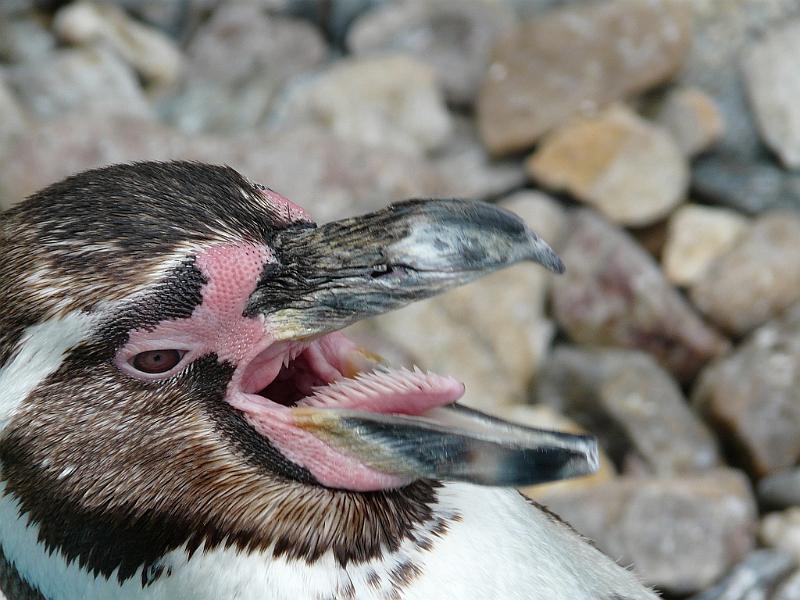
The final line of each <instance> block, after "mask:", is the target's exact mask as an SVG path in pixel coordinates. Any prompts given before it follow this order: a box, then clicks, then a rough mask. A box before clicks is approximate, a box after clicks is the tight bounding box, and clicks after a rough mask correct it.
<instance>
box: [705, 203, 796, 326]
mask: <svg viewBox="0 0 800 600" xmlns="http://www.w3.org/2000/svg"><path fill="white" fill-rule="evenodd" d="M690 296H691V298H692V301H693V302H694V304H695V305H696V306H697V307H698V308H699V309H700V310H701V311H702V312H703V313H704V314H705V315H706V316H707V317H708V318H709V319H710V320H712V321H713V322H715V323H717V324H718V325H719V326H720V327H722V328H723V329H725V330H727V331H729V332H731V333H734V334H736V335H741V334H744V333H747V332H748V331H750V330H751V329H753V327H756V326H758V325H760V324H761V323H764V322H765V321H767V320H768V319H770V318H772V317H774V316H776V315H777V314H779V313H780V312H781V311H782V310H784V309H786V308H787V307H789V306H790V305H791V304H793V303H794V302H796V301H798V300H800V216H799V215H797V214H795V213H791V212H771V213H766V214H764V215H762V216H760V217H759V218H757V219H756V220H755V221H754V222H753V225H752V226H751V227H749V228H748V229H747V230H746V231H745V232H744V233H743V235H742V236H741V237H740V238H739V239H738V240H737V241H736V242H735V245H734V246H733V248H732V249H731V250H730V251H729V252H727V253H725V254H724V255H723V256H721V257H720V258H719V259H718V260H716V261H715V262H714V263H713V264H712V265H711V266H710V267H709V268H708V270H707V271H706V273H705V275H704V277H702V278H700V279H699V280H698V281H697V283H695V284H694V285H693V286H692V288H691V290H690Z"/></svg>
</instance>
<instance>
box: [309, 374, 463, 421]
mask: <svg viewBox="0 0 800 600" xmlns="http://www.w3.org/2000/svg"><path fill="white" fill-rule="evenodd" d="M463 394H464V384H463V383H460V382H459V381H457V380H455V379H454V378H452V377H446V376H443V375H437V374H435V373H431V372H427V373H424V372H423V371H422V370H420V369H419V368H418V367H414V370H413V371H412V370H410V369H407V368H405V367H403V368H400V369H393V368H389V367H386V366H380V367H378V368H377V369H375V370H373V371H370V372H368V373H359V374H357V375H356V376H355V377H354V378H352V379H339V380H337V381H335V382H333V383H331V384H329V385H326V386H321V387H317V388H315V390H314V393H313V394H312V395H311V396H308V397H307V398H304V399H303V400H300V402H298V404H297V406H300V407H302V406H305V407H316V408H338V409H348V410H355V411H367V412H372V413H379V414H388V413H392V414H401V415H421V414H423V413H425V412H427V411H429V410H432V409H434V408H437V407H440V406H445V405H448V404H452V403H453V402H455V401H456V400H458V399H459V398H460V397H461V396H462V395H463Z"/></svg>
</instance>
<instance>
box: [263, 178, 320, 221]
mask: <svg viewBox="0 0 800 600" xmlns="http://www.w3.org/2000/svg"><path fill="white" fill-rule="evenodd" d="M259 191H260V192H261V195H262V196H264V198H266V199H267V201H268V202H269V203H270V204H271V205H272V206H273V207H274V210H275V213H274V214H275V215H276V216H277V217H278V218H279V219H280V220H281V221H283V223H285V224H287V225H288V224H289V223H293V222H295V221H308V222H313V219H312V218H311V215H310V214H308V213H307V212H306V211H305V209H303V208H302V207H301V206H298V205H297V204H295V203H294V202H292V201H291V200H289V199H288V198H286V197H285V196H282V195H281V194H279V193H278V192H276V191H275V190H272V189H270V188H268V187H265V186H259Z"/></svg>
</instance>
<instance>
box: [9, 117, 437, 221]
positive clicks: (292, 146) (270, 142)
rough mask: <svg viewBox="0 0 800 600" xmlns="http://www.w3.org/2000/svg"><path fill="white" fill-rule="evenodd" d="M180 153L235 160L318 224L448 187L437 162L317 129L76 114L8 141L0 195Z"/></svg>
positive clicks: (13, 196) (18, 194) (16, 195)
mask: <svg viewBox="0 0 800 600" xmlns="http://www.w3.org/2000/svg"><path fill="white" fill-rule="evenodd" d="M176 158H182V159H191V160H200V161H204V162H211V163H217V164H229V165H231V166H233V167H235V168H237V169H239V170H240V171H242V172H243V173H244V174H246V175H247V176H248V177H250V178H252V179H253V180H255V181H261V182H263V183H265V184H268V185H270V186H271V187H273V188H274V189H276V190H279V191H280V192H281V193H283V194H285V195H286V196H288V197H290V198H292V199H293V200H295V201H296V202H297V203H299V204H301V205H303V206H304V207H306V208H307V209H308V210H309V211H310V212H311V214H312V215H314V216H315V217H316V218H317V220H319V221H327V220H330V219H333V218H339V217H341V216H344V215H352V214H358V213H360V212H365V211H368V210H372V209H375V208H378V207H380V206H384V205H386V204H387V203H388V202H391V201H393V200H400V199H403V198H409V197H415V196H428V197H431V196H438V195H441V193H442V190H443V189H444V187H445V186H444V184H443V182H442V180H441V179H440V178H439V176H438V174H437V173H436V171H435V170H434V169H433V168H432V167H430V166H429V165H427V164H426V163H424V162H422V161H418V160H415V159H414V158H412V157H409V156H408V155H406V154H404V153H401V152H393V151H391V150H386V149H382V150H377V149H375V148H369V147H365V146H359V145H356V144H352V143H347V142H345V141H342V140H340V139H338V138H336V137H335V136H333V135H331V134H329V133H326V132H321V131H318V130H314V129H308V128H305V129H298V130H295V131H290V132H284V133H281V134H275V135H271V136H264V135H244V136H238V137H217V136H210V135H209V136H193V137H187V136H184V135H182V134H180V133H179V132H177V131H175V130H173V129H170V128H167V127H164V126H162V125H159V124H157V123H153V122H151V121H149V120H143V119H138V118H132V117H99V116H95V117H93V116H91V115H90V116H88V117H85V116H81V115H75V116H72V117H70V118H64V119H59V120H58V121H55V122H53V123H50V124H40V125H35V126H33V127H32V128H31V129H30V131H29V133H28V135H26V136H24V137H20V138H19V139H17V140H16V142H15V143H13V144H11V145H10V146H8V148H7V149H6V151H5V152H4V153H2V155H0V198H4V199H6V201H7V202H16V201H19V200H21V199H22V198H23V197H25V196H27V195H28V194H30V193H32V192H35V191H36V190H38V189H40V188H42V187H43V186H45V185H47V184H50V183H53V182H55V181H58V180H60V179H62V178H63V177H65V176H67V175H69V174H71V173H75V172H78V171H83V170H85V169H89V168H93V167H98V166H101V165H106V164H111V163H117V162H129V161H134V160H147V159H150V160H167V159H176ZM410 173H413V177H412V176H409V174H410Z"/></svg>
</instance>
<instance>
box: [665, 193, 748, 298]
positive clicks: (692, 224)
mask: <svg viewBox="0 0 800 600" xmlns="http://www.w3.org/2000/svg"><path fill="white" fill-rule="evenodd" d="M747 227H748V220H747V219H746V218H744V217H742V216H741V215H740V214H739V213H736V212H734V211H732V210H728V209H724V208H711V207H708V206H700V205H697V204H687V205H685V206H682V207H680V208H679V209H678V210H676V211H675V213H674V214H673V215H672V217H671V218H670V220H669V226H668V229H667V241H666V244H665V245H664V251H663V255H662V263H663V265H664V273H665V274H666V276H667V279H669V280H670V281H671V282H672V283H674V284H675V285H680V286H690V285H693V284H696V283H698V282H699V281H701V280H702V279H703V278H704V276H705V274H706V272H707V271H708V269H709V268H710V267H711V265H712V264H713V263H714V261H715V260H716V259H718V258H719V257H720V256H723V255H724V254H725V253H726V252H728V251H729V250H730V249H731V248H733V246H734V245H735V244H736V243H737V240H739V239H740V238H741V237H742V235H744V232H745V231H746V229H747Z"/></svg>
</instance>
